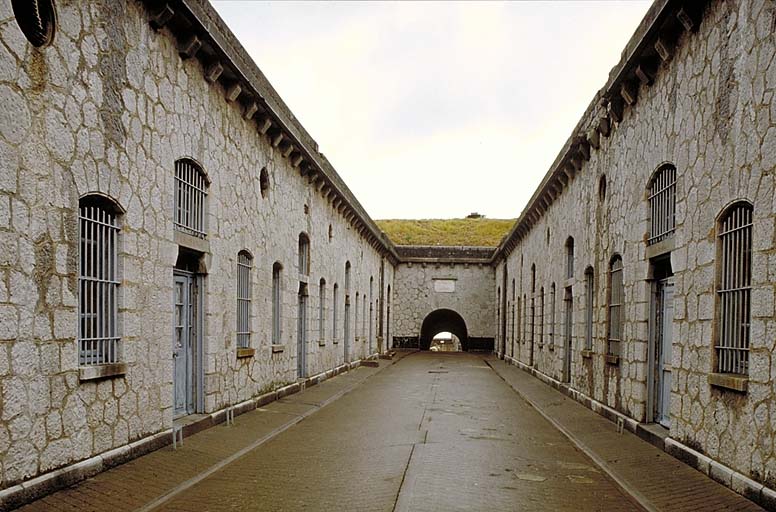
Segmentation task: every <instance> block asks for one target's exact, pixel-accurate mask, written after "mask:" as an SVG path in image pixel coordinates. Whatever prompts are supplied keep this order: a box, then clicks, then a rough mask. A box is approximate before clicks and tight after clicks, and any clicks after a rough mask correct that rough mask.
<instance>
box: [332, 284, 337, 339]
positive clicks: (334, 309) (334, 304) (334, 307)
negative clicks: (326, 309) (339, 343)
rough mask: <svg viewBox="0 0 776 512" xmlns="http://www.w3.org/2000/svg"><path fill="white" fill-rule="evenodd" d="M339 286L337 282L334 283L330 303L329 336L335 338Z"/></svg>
mask: <svg viewBox="0 0 776 512" xmlns="http://www.w3.org/2000/svg"><path fill="white" fill-rule="evenodd" d="M338 295H339V286H338V285H337V283H334V296H333V297H332V304H331V319H332V320H331V336H332V338H333V339H335V340H336V339H337V309H338V306H339V304H338V301H339V297H338Z"/></svg>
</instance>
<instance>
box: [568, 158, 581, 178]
mask: <svg viewBox="0 0 776 512" xmlns="http://www.w3.org/2000/svg"><path fill="white" fill-rule="evenodd" d="M569 165H571V168H572V169H574V174H576V173H578V172H579V171H580V170H581V169H582V161H581V160H580V159H579V158H570V159H569Z"/></svg>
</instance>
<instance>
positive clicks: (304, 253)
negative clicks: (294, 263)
mask: <svg viewBox="0 0 776 512" xmlns="http://www.w3.org/2000/svg"><path fill="white" fill-rule="evenodd" d="M299 273H300V274H302V275H305V276H307V275H310V239H309V238H307V235H306V234H304V233H299Z"/></svg>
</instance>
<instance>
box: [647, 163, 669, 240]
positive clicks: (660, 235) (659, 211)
mask: <svg viewBox="0 0 776 512" xmlns="http://www.w3.org/2000/svg"><path fill="white" fill-rule="evenodd" d="M649 206H650V209H651V213H652V226H651V228H650V236H649V240H647V245H652V244H655V243H657V242H660V241H662V240H665V239H666V238H669V237H670V236H672V235H673V233H674V228H675V227H676V168H675V167H674V166H672V165H667V166H665V167H663V168H661V169H660V170H658V171H657V173H656V174H655V177H654V178H653V179H652V186H651V187H650V192H649Z"/></svg>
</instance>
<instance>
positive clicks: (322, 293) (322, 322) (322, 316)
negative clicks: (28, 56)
mask: <svg viewBox="0 0 776 512" xmlns="http://www.w3.org/2000/svg"><path fill="white" fill-rule="evenodd" d="M318 299H319V302H318V339H319V340H321V341H323V340H325V339H326V280H325V279H321V283H320V285H319V290H318Z"/></svg>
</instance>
